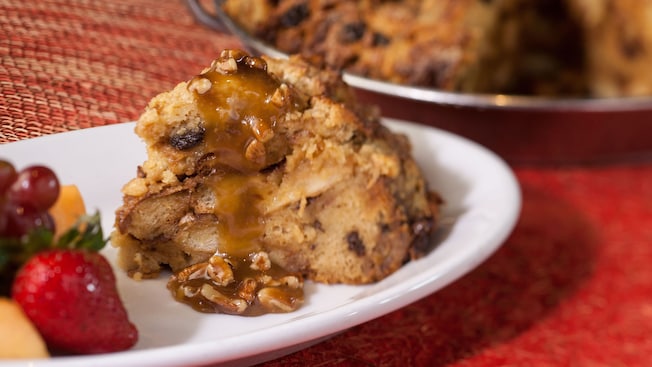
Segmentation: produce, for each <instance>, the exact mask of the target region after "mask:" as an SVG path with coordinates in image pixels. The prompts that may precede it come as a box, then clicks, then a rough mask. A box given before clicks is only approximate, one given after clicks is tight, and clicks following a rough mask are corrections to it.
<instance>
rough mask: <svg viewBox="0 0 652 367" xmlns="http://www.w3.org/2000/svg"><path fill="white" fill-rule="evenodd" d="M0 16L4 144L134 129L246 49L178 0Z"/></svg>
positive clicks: (16, 9) (9, 11)
mask: <svg viewBox="0 0 652 367" xmlns="http://www.w3.org/2000/svg"><path fill="white" fill-rule="evenodd" d="M0 15H1V17H2V19H1V21H0V142H9V141H16V140H20V139H25V138H30V137H35V136H39V135H43V134H50V133H55V132H62V131H69V130H75V129H81V128H87V127H91V126H101V125H107V124H113V123H118V122H124V121H132V120H134V119H136V118H137V117H138V115H139V114H140V113H141V111H142V110H143V108H144V107H145V106H146V104H147V102H148V101H149V100H150V99H151V98H152V97H153V96H154V95H156V94H158V93H160V92H162V91H164V90H167V89H170V88H171V87H173V86H174V85H175V84H176V83H178V82H180V81H182V80H186V79H189V78H190V77H191V76H193V75H194V74H197V73H198V72H199V71H201V69H202V68H203V67H204V66H205V65H207V64H209V63H210V61H211V60H212V59H214V58H215V57H216V55H217V54H218V53H219V51H220V50H221V49H222V48H228V47H239V45H240V44H239V42H238V41H237V39H235V38H234V37H232V36H230V35H224V34H220V33H217V32H214V31H211V30H209V29H207V28H205V27H202V26H199V25H198V24H197V23H196V22H195V21H194V19H193V17H192V15H191V14H190V12H189V11H188V10H187V9H186V8H185V5H184V4H183V3H182V2H181V1H156V0H145V1H126V0H123V1H65V0H62V1H43V2H41V1H21V0H15V1H6V0H3V1H1V2H0ZM213 45H215V46H213Z"/></svg>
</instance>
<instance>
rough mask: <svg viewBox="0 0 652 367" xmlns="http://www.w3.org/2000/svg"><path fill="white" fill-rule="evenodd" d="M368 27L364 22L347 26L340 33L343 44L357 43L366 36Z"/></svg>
mask: <svg viewBox="0 0 652 367" xmlns="http://www.w3.org/2000/svg"><path fill="white" fill-rule="evenodd" d="M366 30H367V26H366V25H365V24H364V23H363V22H356V23H348V24H345V25H344V27H343V28H342V30H341V31H340V39H341V41H342V42H347V43H350V42H355V41H358V40H359V39H361V38H362V36H364V32H365V31H366Z"/></svg>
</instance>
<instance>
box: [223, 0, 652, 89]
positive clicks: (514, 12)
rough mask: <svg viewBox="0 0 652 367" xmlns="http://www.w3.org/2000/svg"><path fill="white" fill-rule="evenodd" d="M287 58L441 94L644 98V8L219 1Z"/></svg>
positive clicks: (414, 0)
mask: <svg viewBox="0 0 652 367" xmlns="http://www.w3.org/2000/svg"><path fill="white" fill-rule="evenodd" d="M222 8H223V10H224V12H225V13H226V14H227V15H228V16H229V17H231V18H232V19H233V20H234V21H235V22H236V23H238V24H239V25H240V26H241V27H242V28H243V29H244V30H246V31H247V32H249V33H250V34H251V35H252V36H253V37H256V38H259V39H261V40H263V41H265V42H267V43H269V44H270V45H272V46H273V47H275V48H278V49H279V50H281V51H284V52H286V53H290V54H295V53H300V54H303V55H305V56H307V57H309V58H317V59H319V60H320V61H323V62H325V63H327V64H329V65H332V66H334V67H336V68H340V69H344V70H347V71H348V72H351V73H353V74H357V75H361V76H365V77H369V78H372V79H378V80H384V81H389V82H393V83H399V84H406V85H414V86H425V87H434V88H437V89H443V90H448V91H459V92H473V93H505V94H529V95H549V96H591V97H613V96H636V95H650V94H652V78H650V77H649V76H648V75H649V73H647V72H646V71H647V69H646V67H647V65H650V63H652V51H651V50H652V4H651V3H650V2H649V1H638V0H625V1H620V0H618V1H616V0H595V1H594V0H492V1H486V0H364V1H347V0H327V1H311V0H274V1H271V0H226V1H224V2H223V7H222Z"/></svg>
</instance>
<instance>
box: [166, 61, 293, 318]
mask: <svg viewBox="0 0 652 367" xmlns="http://www.w3.org/2000/svg"><path fill="white" fill-rule="evenodd" d="M266 69H267V66H266V63H265V61H264V60H262V59H259V58H255V57H250V56H248V55H246V54H244V53H240V52H237V51H230V52H227V53H226V54H223V55H222V56H221V57H220V58H219V59H217V60H216V61H215V62H213V64H212V65H211V67H210V68H209V69H208V70H206V71H204V72H203V73H202V74H200V75H198V76H196V77H195V78H193V79H192V80H191V81H190V82H189V84H188V88H189V90H192V91H193V93H194V97H195V101H196V103H197V106H198V108H199V112H200V114H201V117H202V119H203V121H204V126H203V129H204V136H203V141H202V147H201V150H203V151H204V152H205V153H210V154H211V155H213V158H212V159H210V163H209V166H210V168H211V169H212V175H210V176H208V178H207V182H206V185H208V186H209V187H211V189H212V190H213V192H214V194H215V215H216V216H217V218H218V221H219V223H218V229H219V236H220V238H219V245H218V250H217V254H216V255H215V256H220V257H222V258H223V259H225V260H226V261H227V262H228V264H229V267H230V268H231V271H232V272H233V276H234V280H233V281H232V282H230V283H228V284H227V285H225V284H222V283H220V282H215V281H214V279H212V278H211V277H210V276H208V275H197V274H200V273H201V272H202V271H204V270H201V269H203V268H202V267H205V268H206V269H213V268H211V264H210V261H209V262H207V263H201V264H196V265H195V266H194V268H193V267H190V268H193V269H190V268H187V269H184V270H182V271H181V272H179V273H177V274H175V275H174V276H173V277H172V278H171V280H170V282H169V283H168V288H169V289H170V290H171V292H172V293H173V296H174V297H175V298H176V299H177V300H178V301H181V302H184V303H187V304H189V305H191V306H192V307H193V308H195V309H196V310H199V311H202V312H221V313H231V314H242V315H259V314H263V313H268V312H289V310H290V309H288V310H286V311H283V310H282V308H283V307H282V308H281V310H280V311H279V309H277V308H274V307H271V308H270V306H269V305H263V303H265V302H262V301H261V299H260V298H259V296H258V292H259V291H261V290H262V292H263V293H261V294H263V295H264V296H265V297H267V298H266V299H270V298H273V299H274V300H275V301H279V302H280V304H282V305H283V304H289V305H292V307H290V308H291V309H296V308H297V307H299V305H300V304H301V303H302V302H303V290H302V287H299V288H296V289H295V288H294V287H289V286H286V285H283V284H276V285H274V286H272V287H270V284H271V283H269V280H270V279H271V280H276V279H280V278H284V277H287V276H289V275H291V276H294V277H297V279H300V282H301V284H302V283H303V280H302V278H301V276H300V275H296V274H289V273H288V272H287V271H285V270H283V269H282V268H280V267H279V266H277V265H275V264H271V267H270V268H268V269H264V270H260V269H258V270H256V269H253V268H252V267H251V266H250V265H251V257H252V256H253V254H254V253H257V252H259V251H261V250H262V247H261V245H260V238H261V236H262V234H263V229H264V227H263V226H264V222H263V217H262V214H261V210H260V203H261V199H262V195H261V190H260V189H261V187H262V186H261V185H262V175H261V174H260V171H261V170H262V169H264V168H266V167H268V166H270V165H272V164H275V163H277V162H279V161H280V160H282V159H283V157H284V156H285V154H286V149H287V144H285V142H284V141H283V140H282V137H281V136H280V135H281V134H277V133H276V132H275V128H276V126H277V123H279V121H280V119H281V118H282V117H283V116H284V115H285V114H286V113H287V112H288V110H289V109H290V108H292V107H293V105H292V98H290V97H289V95H288V94H287V93H286V92H287V87H285V89H284V88H283V86H282V85H281V83H280V82H279V81H277V80H276V79H274V78H273V77H271V76H270V75H269V74H268V73H267V70H266ZM207 81H208V82H207ZM209 82H210V83H209ZM227 270H228V269H227ZM211 271H212V270H211ZM187 273H188V274H190V273H191V274H192V276H190V277H188V274H187ZM252 282H253V283H252ZM277 283H278V282H277ZM247 284H255V286H254V288H255V292H254V295H253V296H251V295H249V296H246V297H243V295H242V288H243V287H245V286H246V285H247ZM206 287H209V288H206ZM201 290H204V291H205V292H204V293H206V292H208V293H210V294H212V295H213V296H214V297H213V299H214V300H217V301H211V300H210V298H211V297H207V296H206V294H203V293H202V292H201ZM220 297H224V299H222V298H220ZM261 297H263V296H261ZM247 298H250V299H247ZM229 301H232V304H231V303H229ZM242 302H246V307H245V310H244V311H242V310H241V309H239V307H237V305H242ZM268 303H269V302H268Z"/></svg>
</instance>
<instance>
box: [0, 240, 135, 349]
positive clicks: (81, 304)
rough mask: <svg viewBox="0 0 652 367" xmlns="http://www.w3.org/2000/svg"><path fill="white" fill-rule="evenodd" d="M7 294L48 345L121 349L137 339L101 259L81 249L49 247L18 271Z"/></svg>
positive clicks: (106, 264)
mask: <svg viewBox="0 0 652 367" xmlns="http://www.w3.org/2000/svg"><path fill="white" fill-rule="evenodd" d="M12 296H13V298H14V299H15V300H16V302H18V303H19V304H20V305H21V306H22V307H23V309H24V310H25V313H26V314H27V316H28V317H29V318H30V319H31V320H32V322H33V323H34V325H35V326H36V328H37V329H38V330H39V332H40V333H41V335H42V336H43V339H45V341H46V343H47V344H48V346H49V347H50V348H51V349H53V350H60V351H65V352H72V353H79V354H92V353H107V352H115V351H120V350H125V349H128V348H130V347H132V346H133V345H134V344H135V343H136V341H137V339H138V331H137V330H136V327H135V326H134V325H133V324H132V323H131V322H130V321H129V319H128V315H127V311H126V310H125V308H124V306H123V304H122V301H121V300H120V297H119V295H118V292H117V289H116V282H115V276H114V274H113V270H112V269H111V266H110V265H109V263H108V262H107V261H106V259H105V258H104V257H103V256H102V255H100V254H99V253H96V252H89V251H84V250H49V251H44V252H40V253H38V254H36V255H34V256H33V257H32V258H31V259H30V260H28V261H27V263H25V265H24V266H23V267H22V268H21V269H20V270H19V271H18V273H17V275H16V279H15V280H14V283H13V288H12Z"/></svg>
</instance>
